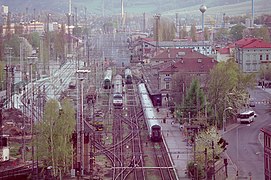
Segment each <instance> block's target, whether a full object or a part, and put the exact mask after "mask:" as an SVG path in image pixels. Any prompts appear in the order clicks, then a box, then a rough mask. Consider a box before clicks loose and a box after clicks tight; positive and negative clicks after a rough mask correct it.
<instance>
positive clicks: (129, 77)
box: [124, 68, 133, 84]
mask: <svg viewBox="0 0 271 180" xmlns="http://www.w3.org/2000/svg"><path fill="white" fill-rule="evenodd" d="M124 75H125V83H126V84H132V83H133V82H132V71H131V69H129V68H127V69H125V71H124Z"/></svg>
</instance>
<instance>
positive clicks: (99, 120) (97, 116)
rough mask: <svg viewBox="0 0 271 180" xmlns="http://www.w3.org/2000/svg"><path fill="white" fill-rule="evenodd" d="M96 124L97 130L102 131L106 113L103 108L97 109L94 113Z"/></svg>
mask: <svg viewBox="0 0 271 180" xmlns="http://www.w3.org/2000/svg"><path fill="white" fill-rule="evenodd" d="M93 117H94V126H95V127H96V130H97V131H102V130H103V128H104V124H103V122H104V113H103V112H102V111H101V110H97V111H96V112H95V113H94V115H93Z"/></svg>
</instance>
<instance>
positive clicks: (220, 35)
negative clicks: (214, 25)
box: [215, 28, 229, 41]
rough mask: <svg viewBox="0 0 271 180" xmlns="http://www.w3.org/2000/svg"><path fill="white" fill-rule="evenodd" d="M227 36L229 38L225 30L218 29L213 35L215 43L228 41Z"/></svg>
mask: <svg viewBox="0 0 271 180" xmlns="http://www.w3.org/2000/svg"><path fill="white" fill-rule="evenodd" d="M228 36H229V32H228V29H226V28H220V29H218V31H217V32H216V33H215V40H216V41H225V40H227V39H228Z"/></svg>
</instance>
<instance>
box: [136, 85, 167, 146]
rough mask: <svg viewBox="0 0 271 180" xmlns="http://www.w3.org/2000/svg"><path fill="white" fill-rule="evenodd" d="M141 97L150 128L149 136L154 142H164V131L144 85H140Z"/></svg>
mask: <svg viewBox="0 0 271 180" xmlns="http://www.w3.org/2000/svg"><path fill="white" fill-rule="evenodd" d="M138 91H139V97H140V101H141V105H142V108H143V112H144V117H145V120H146V124H147V128H148V136H149V138H150V139H151V140H152V141H161V140H162V131H161V129H162V128H161V125H160V121H159V119H158V117H157V115H156V112H155V111H156V109H155V108H154V107H153V104H152V101H151V98H150V97H149V94H148V91H147V89H146V86H145V84H144V83H140V84H139V85H138Z"/></svg>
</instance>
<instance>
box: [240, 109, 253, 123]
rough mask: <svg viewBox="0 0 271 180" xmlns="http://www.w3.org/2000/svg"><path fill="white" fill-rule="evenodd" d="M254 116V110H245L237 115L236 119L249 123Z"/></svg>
mask: <svg viewBox="0 0 271 180" xmlns="http://www.w3.org/2000/svg"><path fill="white" fill-rule="evenodd" d="M256 116H257V115H256V113H255V112H254V111H245V112H242V113H239V114H238V115H237V121H238V122H240V123H251V122H253V121H254V118H255V117H256Z"/></svg>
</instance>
